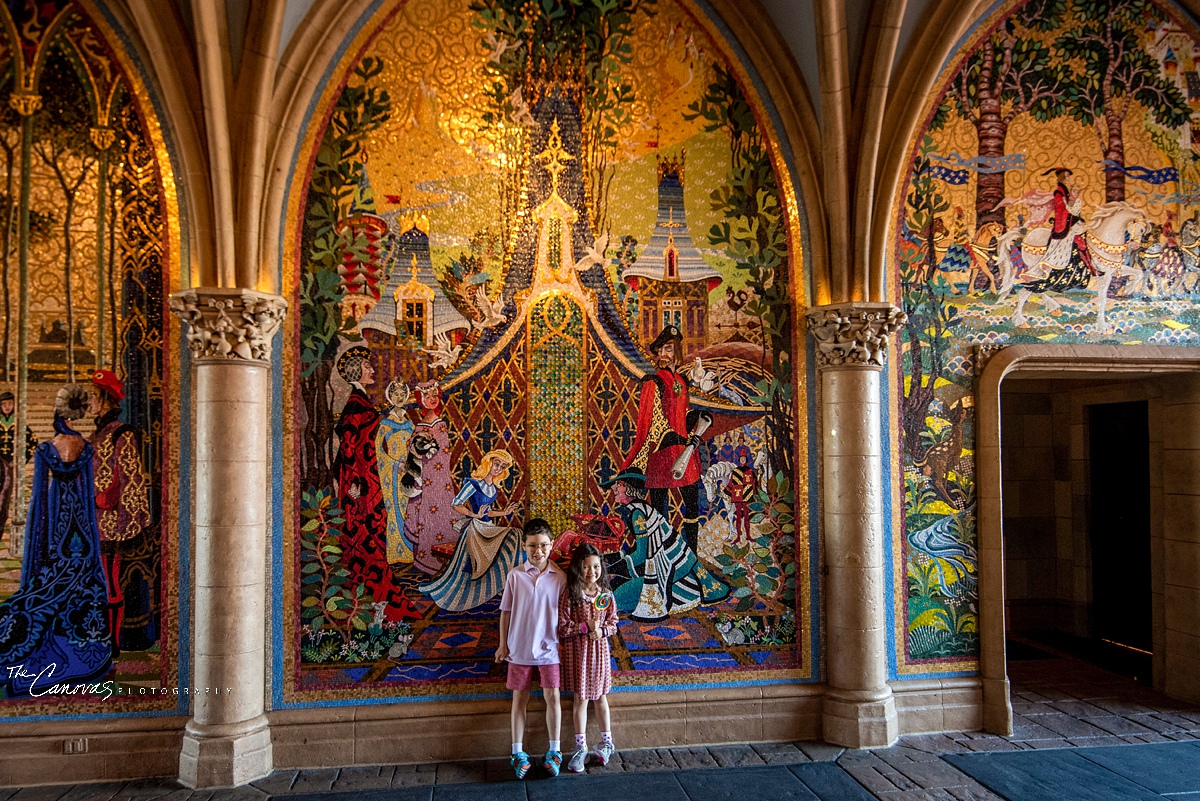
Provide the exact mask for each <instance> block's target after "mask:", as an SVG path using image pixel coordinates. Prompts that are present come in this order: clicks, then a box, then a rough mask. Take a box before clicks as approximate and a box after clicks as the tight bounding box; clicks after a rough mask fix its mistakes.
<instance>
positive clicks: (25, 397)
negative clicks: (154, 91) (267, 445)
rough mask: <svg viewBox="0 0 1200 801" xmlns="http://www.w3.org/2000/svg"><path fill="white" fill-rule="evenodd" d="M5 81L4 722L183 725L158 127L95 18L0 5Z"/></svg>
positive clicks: (0, 623)
mask: <svg viewBox="0 0 1200 801" xmlns="http://www.w3.org/2000/svg"><path fill="white" fill-rule="evenodd" d="M0 76H2V77H0V104H2V111H0V159H2V160H3V162H4V166H5V179H4V181H5V182H4V185H3V186H2V187H0V295H2V297H0V303H2V307H0V318H2V320H3V323H2V330H0V716H4V717H30V716H35V717H36V716H44V715H57V714H72V715H79V714H89V715H92V714H115V713H128V712H153V711H172V710H174V711H178V710H186V709H187V708H188V701H187V692H186V690H185V689H181V688H180V683H179V680H178V664H177V655H178V647H179V645H178V638H179V620H178V610H177V601H178V586H179V583H180V582H179V579H178V556H177V554H178V519H177V516H176V515H175V514H173V513H172V512H171V510H172V509H178V508H179V498H178V471H177V470H174V469H171V470H165V471H164V469H163V468H164V465H172V464H176V465H177V464H178V463H179V459H178V458H177V457H178V454H175V457H176V458H174V459H172V458H168V449H169V447H170V446H169V442H170V440H171V433H172V432H175V434H176V439H177V438H178V428H177V424H173V421H174V420H177V419H178V415H177V413H176V412H175V411H173V410H177V409H178V396H179V381H178V375H179V362H178V356H177V352H173V351H172V350H171V349H170V348H165V347H164V344H165V343H166V342H169V341H171V339H170V332H172V331H175V330H177V329H175V328H174V325H173V323H172V321H171V320H170V318H169V316H167V315H165V314H164V309H165V305H164V297H165V295H166V294H168V293H169V292H170V291H171V290H172V289H176V288H178V282H179V281H178V276H179V275H180V253H179V241H180V221H179V210H178V206H177V202H176V197H175V188H174V174H173V169H172V166H171V163H170V158H169V154H168V151H167V147H166V144H165V142H164V134H163V131H162V129H161V127H160V125H159V122H158V117H157V109H156V108H155V107H154V105H153V103H152V101H151V98H150V96H149V94H148V91H147V88H146V86H145V84H144V83H143V80H142V77H141V74H140V72H139V71H138V69H137V67H136V65H135V63H134V62H133V61H132V60H131V59H130V57H129V54H128V53H126V52H125V51H124V49H123V45H122V43H121V39H120V37H119V35H118V34H117V32H116V31H115V30H114V29H113V27H112V23H111V20H110V19H109V18H108V17H106V16H105V15H104V14H103V13H102V12H98V11H97V10H96V9H95V8H94V7H93V6H91V5H90V4H82V3H78V2H69V1H68V0H40V1H39V2H34V0H28V2H8V3H4V4H0ZM70 385H74V386H75V387H76V388H78V390H79V393H80V395H79V396H78V397H76V398H75V399H74V400H72V401H71V403H69V404H68V405H67V406H63V405H62V404H61V403H60V404H58V405H57V407H56V394H58V393H59V391H60V390H61V389H62V388H63V387H64V386H70ZM89 394H90V396H92V397H91V399H90V400H89ZM56 434H57V435H58V437H57V439H56V440H55V441H56V442H67V443H69V442H76V443H79V442H80V440H79V439H78V438H77V437H76V435H80V436H82V437H84V438H86V439H87V440H88V445H87V447H86V448H85V449H84V450H83V451H82V455H81V456H79V457H76V458H68V455H69V454H71V453H72V448H71V446H69V445H66V446H64V448H65V449H60V448H56V447H55V446H54V445H53V444H51V443H50V442H49V441H50V440H51V438H55V437H56ZM39 443H40V444H39ZM64 459H66V460H67V461H65V462H64V461H63V460H64ZM71 476H77V477H78V479H77V480H75V479H70V478H69V477H71ZM72 481H75V483H71V482H72ZM48 510H54V512H53V514H50V513H49V512H48Z"/></svg>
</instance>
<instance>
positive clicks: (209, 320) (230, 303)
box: [170, 287, 287, 362]
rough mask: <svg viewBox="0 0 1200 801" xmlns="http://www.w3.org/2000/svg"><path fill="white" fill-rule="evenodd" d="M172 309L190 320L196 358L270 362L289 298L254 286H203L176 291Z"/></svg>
mask: <svg viewBox="0 0 1200 801" xmlns="http://www.w3.org/2000/svg"><path fill="white" fill-rule="evenodd" d="M170 305H171V311H173V312H174V313H175V314H176V315H178V316H179V318H180V319H182V320H183V321H184V322H185V323H187V326H188V330H187V332H186V333H187V338H188V348H190V349H191V351H192V357H193V358H195V359H222V360H227V359H231V360H246V361H258V362H266V361H269V360H270V358H271V338H272V337H274V336H275V331H276V329H278V328H279V324H280V323H282V322H283V316H284V315H285V314H287V301H286V300H284V299H283V298H281V297H279V296H278V295H268V294H267V293H265V292H256V291H254V290H252V289H218V288H216V287H199V288H196V289H185V290H183V291H182V292H176V293H175V294H173V295H171V298H170Z"/></svg>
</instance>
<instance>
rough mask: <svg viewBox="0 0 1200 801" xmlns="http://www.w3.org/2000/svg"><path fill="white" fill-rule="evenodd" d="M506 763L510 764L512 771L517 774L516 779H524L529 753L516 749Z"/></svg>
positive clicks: (527, 767) (527, 768)
mask: <svg viewBox="0 0 1200 801" xmlns="http://www.w3.org/2000/svg"><path fill="white" fill-rule="evenodd" d="M508 764H510V765H512V767H513V772H514V773H516V774H517V778H518V779H524V778H525V775H526V774H527V773H529V754H527V753H525V752H524V751H518V752H517V753H515V754H513V755H512V759H510V760H509V762H508Z"/></svg>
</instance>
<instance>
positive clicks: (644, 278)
mask: <svg viewBox="0 0 1200 801" xmlns="http://www.w3.org/2000/svg"><path fill="white" fill-rule="evenodd" d="M683 164H684V156H683V154H680V156H679V158H678V160H676V159H672V158H665V159H659V162H658V220H657V222H656V223H655V225H654V234H653V235H652V236H651V237H650V242H649V244H647V246H646V249H645V251H643V253H642V254H641V256H640V257H639V258H638V260H637V261H636V262H635V263H634V264H633V265H632V266H631V267H629V268H628V269H626V270H625V272H624V273H623V275H622V278H623V279H624V281H625V283H627V284H629V286H630V287H632V288H633V289H635V290H636V291H637V293H638V334H639V336H640V337H641V340H642V342H643V343H649V342H652V341H653V340H654V338H655V337H657V336H658V335H659V333H660V332H661V331H662V330H663V328H664V327H665V326H667V325H674V326H675V327H676V328H678V329H679V330H680V331H681V332H683V355H684V357H685V358H688V357H691V356H693V355H695V354H696V353H697V352H698V351H701V350H703V349H704V347H705V346H706V345H707V344H708V293H709V292H711V291H712V290H713V289H715V288H716V287H717V286H718V285H719V284H720V283H721V274H720V273H718V272H717V271H716V270H714V269H713V268H712V267H710V266H709V265H708V263H707V262H706V261H705V260H704V256H703V255H702V254H701V253H700V251H699V250H698V249H697V248H696V245H695V243H693V242H692V236H691V233H690V232H689V230H688V225H687V213H686V212H685V211H684V207H683V180H684V179H683Z"/></svg>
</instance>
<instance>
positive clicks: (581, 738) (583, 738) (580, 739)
mask: <svg viewBox="0 0 1200 801" xmlns="http://www.w3.org/2000/svg"><path fill="white" fill-rule="evenodd" d="M575 747H576V748H581V749H583V750H584V751H586V750H587V735H586V734H576V735H575Z"/></svg>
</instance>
